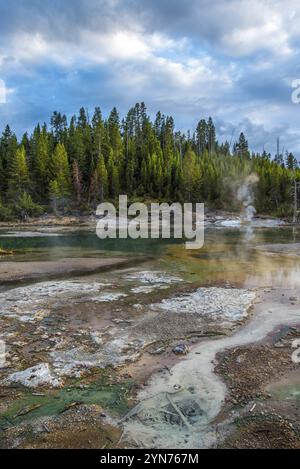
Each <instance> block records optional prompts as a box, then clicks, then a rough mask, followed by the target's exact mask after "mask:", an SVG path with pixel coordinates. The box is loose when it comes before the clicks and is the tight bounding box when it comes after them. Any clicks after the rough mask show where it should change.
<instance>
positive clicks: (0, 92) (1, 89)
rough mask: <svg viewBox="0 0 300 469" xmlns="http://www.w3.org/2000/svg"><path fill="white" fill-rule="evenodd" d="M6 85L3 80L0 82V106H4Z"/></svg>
mask: <svg viewBox="0 0 300 469" xmlns="http://www.w3.org/2000/svg"><path fill="white" fill-rule="evenodd" d="M6 95H7V91H6V85H5V82H4V81H3V80H0V104H5V103H6Z"/></svg>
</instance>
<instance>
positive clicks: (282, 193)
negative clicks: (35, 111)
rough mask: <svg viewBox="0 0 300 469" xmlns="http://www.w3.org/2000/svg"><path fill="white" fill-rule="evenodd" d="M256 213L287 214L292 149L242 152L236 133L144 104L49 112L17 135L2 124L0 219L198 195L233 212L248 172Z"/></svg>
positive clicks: (294, 169)
mask: <svg viewBox="0 0 300 469" xmlns="http://www.w3.org/2000/svg"><path fill="white" fill-rule="evenodd" d="M253 172H254V173H256V174H257V175H258V182H257V184H256V185H255V187H254V193H255V205H256V208H257V210H258V211H259V212H261V213H269V214H273V215H279V216H280V215H287V214H289V213H290V212H291V210H292V198H293V193H292V191H293V185H292V182H293V181H294V179H295V177H296V178H297V179H299V180H300V171H299V169H298V164H297V161H296V159H295V157H294V155H293V154H292V153H287V154H285V155H282V154H277V155H276V156H275V158H272V155H270V154H268V153H266V152H265V151H263V152H262V153H253V152H252V153H251V152H250V151H249V146H248V141H247V139H246V137H245V135H244V134H243V133H241V134H240V136H239V139H238V140H237V141H236V142H234V144H233V145H231V144H230V143H229V142H225V143H219V142H218V140H217V137H216V129H215V125H214V123H213V120H212V118H209V119H208V120H207V121H206V120H204V119H202V120H200V121H199V123H198V125H197V127H196V130H195V131H194V132H193V133H191V132H187V134H184V133H182V132H179V131H176V130H175V124H174V120H173V118H172V117H171V116H165V115H163V114H162V113H161V112H158V113H157V115H156V118H155V120H154V121H152V120H151V119H150V117H149V116H148V114H147V110H146V107H145V104H144V103H138V104H136V105H135V106H134V107H133V108H132V109H130V110H129V112H128V113H127V115H126V117H125V118H124V119H122V120H121V119H120V116H119V113H118V111H117V109H116V108H114V109H113V110H112V111H111V113H110V115H109V116H108V117H107V118H106V119H105V118H104V117H103V115H102V113H101V110H100V108H99V107H97V108H96V109H95V111H94V113H93V115H92V116H89V113H88V112H87V111H86V110H85V109H84V108H81V109H80V111H79V114H78V115H76V116H73V117H72V118H71V119H70V121H69V122H68V120H67V117H66V116H65V115H64V114H61V113H60V112H54V113H53V115H52V117H51V119H50V125H47V124H46V123H44V124H43V125H40V124H38V125H37V126H36V127H35V128H34V130H33V132H32V133H31V134H30V135H29V134H28V133H25V134H24V135H23V137H22V139H21V140H18V139H17V137H16V135H15V133H13V131H12V130H11V129H10V127H9V126H6V128H5V129H4V131H3V133H2V136H1V138H0V219H1V220H9V219H13V218H15V217H20V218H24V217H26V216H38V215H40V214H42V213H43V212H49V211H53V212H54V213H57V214H60V213H64V214H69V213H78V214H79V213H92V212H93V211H94V210H95V208H96V207H97V205H98V204H99V203H100V202H102V201H104V200H115V199H117V197H118V196H119V194H127V195H128V197H129V199H130V200H132V201H133V200H146V201H147V200H157V201H168V202H172V201H185V202H187V201H190V202H197V201H198V202H206V204H208V206H210V207H211V208H216V209H218V208H220V209H222V208H223V209H227V210H239V209H240V206H239V205H240V202H239V201H238V200H237V197H236V191H237V187H238V185H239V184H240V183H241V181H243V178H246V177H247V176H248V175H249V174H251V173H253Z"/></svg>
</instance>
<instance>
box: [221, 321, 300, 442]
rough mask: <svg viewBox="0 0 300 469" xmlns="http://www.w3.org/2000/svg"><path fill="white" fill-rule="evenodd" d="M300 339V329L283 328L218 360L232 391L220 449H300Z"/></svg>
mask: <svg viewBox="0 0 300 469" xmlns="http://www.w3.org/2000/svg"><path fill="white" fill-rule="evenodd" d="M299 338H300V326H299V327H284V326H281V327H280V328H278V329H277V330H276V331H274V332H273V333H272V334H269V335H268V337H267V338H266V340H264V341H263V342H262V343H260V344H258V345H251V346H250V347H249V346H248V347H239V348H235V349H233V350H230V351H228V352H224V353H222V354H220V355H219V356H218V365H217V367H216V369H215V371H216V373H217V374H219V375H220V376H221V377H222V379H223V380H224V381H225V383H226V384H227V389H228V395H227V397H226V404H225V406H224V408H223V410H222V413H221V414H220V415H219V416H218V419H219V421H223V422H224V421H225V422H226V423H225V424H224V423H223V425H222V427H223V428H222V430H223V431H224V430H225V428H226V431H224V433H225V434H226V433H228V435H227V436H226V437H225V439H224V441H222V443H220V447H226V448H300V426H299V421H300V405H299V395H300V392H299V390H300V387H299V384H300V373H299V364H296V363H294V362H293V361H292V359H291V355H292V352H293V343H294V341H295V340H297V339H299ZM280 383H282V386H280ZM278 386H279V387H280V388H281V390H282V392H281V394H280V395H278V393H276V389H277V388H278ZM229 422H230V423H229ZM219 431H220V429H219Z"/></svg>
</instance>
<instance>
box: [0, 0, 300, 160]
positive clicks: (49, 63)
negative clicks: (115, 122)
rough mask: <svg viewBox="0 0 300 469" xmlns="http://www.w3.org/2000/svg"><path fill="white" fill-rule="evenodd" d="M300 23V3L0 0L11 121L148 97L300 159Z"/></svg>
mask: <svg viewBox="0 0 300 469" xmlns="http://www.w3.org/2000/svg"><path fill="white" fill-rule="evenodd" d="M299 26H300V2H299V0H248V1H244V0H215V1H214V2H212V1H211V0H185V1H183V0H63V1H62V0H10V1H9V2H8V1H7V0H0V103H1V102H2V103H1V104H0V127H1V129H2V128H3V127H4V125H5V124H6V123H9V124H10V125H11V126H12V127H13V128H14V129H15V130H16V131H17V132H18V134H19V135H20V134H21V133H22V132H24V131H26V130H30V129H31V128H32V126H33V124H35V123H36V122H37V121H42V122H43V121H45V120H46V121H48V120H49V116H50V115H51V113H52V112H53V111H54V110H59V111H62V112H64V113H66V114H67V115H68V116H70V115H72V114H73V113H74V112H76V111H77V110H78V109H79V107H81V106H85V107H87V108H89V109H90V111H91V112H92V110H93V108H94V107H95V106H96V105H100V106H101V108H102V110H103V112H104V114H105V115H106V114H107V113H108V112H109V110H110V109H111V108H112V107H113V106H114V105H116V106H117V107H118V109H119V111H120V113H121V115H123V114H124V113H125V112H126V111H127V110H128V108H129V107H130V106H132V105H134V104H135V102H137V101H145V102H146V104H147V107H148V111H149V113H150V114H151V115H154V113H155V112H156V111H157V110H158V109H160V110H161V111H162V112H163V113H165V114H172V115H173V116H174V117H175V121H176V126H177V128H178V129H181V130H185V129H187V128H191V129H192V130H193V129H194V128H195V126H196V123H197V121H198V120H199V119H200V118H203V117H204V118H207V117H208V116H210V115H211V116H212V117H213V118H214V120H215V121H216V124H217V129H218V136H219V138H220V140H224V139H225V138H229V139H230V138H231V135H232V134H234V135H235V136H238V134H239V133H240V132H241V131H244V132H245V133H246V134H247V136H248V139H249V141H250V146H251V148H252V149H254V150H262V148H263V147H265V148H266V150H268V151H271V152H274V151H275V148H276V138H277V136H280V138H281V145H282V147H283V146H284V147H285V149H289V150H293V151H295V153H296V155H297V157H298V158H299V159H300V125H299V120H300V119H299V118H300V104H298V105H296V104H293V103H292V101H291V94H292V87H291V84H292V82H293V80H296V79H298V78H299V79H300V60H299V58H300V54H299V51H300V48H299V47H300V27H299ZM5 97H6V98H5ZM4 98H5V99H4ZM3 101H6V102H5V103H4V102H3Z"/></svg>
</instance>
